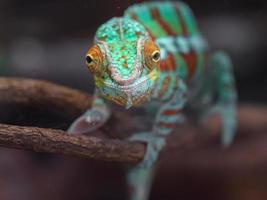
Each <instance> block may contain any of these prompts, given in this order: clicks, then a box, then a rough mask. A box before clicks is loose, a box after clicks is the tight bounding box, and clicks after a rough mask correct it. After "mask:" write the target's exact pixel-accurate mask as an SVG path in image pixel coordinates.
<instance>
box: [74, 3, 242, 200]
mask: <svg viewBox="0 0 267 200" xmlns="http://www.w3.org/2000/svg"><path fill="white" fill-rule="evenodd" d="M85 58H86V65H87V67H88V69H89V71H90V72H91V73H92V74H93V76H94V80H95V85H96V89H95V93H94V101H93V104H92V107H91V108H90V109H89V110H88V111H87V112H86V113H84V114H83V115H82V116H80V117H79V118H78V119H77V120H75V122H74V123H73V124H72V125H71V127H70V128H69V133H70V134H78V133H80V134H88V133H89V132H91V131H93V130H96V129H97V128H99V127H100V126H102V125H103V124H104V123H105V122H106V121H107V120H108V118H109V117H110V114H111V112H110V108H109V107H108V105H107V103H106V101H107V100H111V101H113V102H115V103H117V104H119V105H122V106H125V107H126V108H130V107H132V106H137V105H140V104H142V103H143V102H145V101H155V102H157V103H158V105H159V107H158V110H157V114H156V116H155V120H154V124H153V127H152V128H151V129H150V130H148V131H144V132H142V133H136V134H134V136H133V137H132V138H130V140H138V141H143V142H146V143H147V151H146V155H145V157H144V159H143V161H142V162H140V163H139V164H138V165H137V166H135V167H132V168H130V169H129V170H128V173H127V182H128V185H129V188H130V189H129V191H131V193H130V194H129V196H130V197H129V198H128V199H131V200H147V199H148V198H149V191H150V187H151V183H152V179H153V174H154V173H153V169H154V167H153V166H154V164H155V162H156V160H157V158H158V155H159V153H160V151H161V149H162V148H163V147H164V145H165V139H166V137H167V136H168V135H169V134H170V133H171V132H172V130H173V129H174V126H175V124H177V123H179V122H180V123H181V120H179V119H180V117H181V114H182V112H183V107H184V106H185V105H186V104H187V106H190V105H194V106H195V105H197V104H199V103H200V102H203V100H204V99H207V96H208V99H216V102H211V104H210V105H209V106H210V108H209V109H208V110H207V109H203V110H197V112H199V115H198V116H203V117H207V116H209V115H210V114H213V113H215V112H217V113H218V114H220V115H221V119H222V137H221V141H222V145H223V146H228V145H230V144H231V142H232V140H233V138H234V135H235V130H236V99H237V95H236V90H235V81H234V77H233V73H232V65H231V61H230V59H229V57H228V56H227V54H225V53H223V52H220V51H216V52H212V51H211V50H210V49H209V47H208V44H207V42H206V40H205V39H204V37H203V36H202V34H201V33H200V31H199V29H198V26H197V23H196V21H195V18H194V16H193V14H192V12H191V10H190V9H189V7H188V6H187V5H186V4H184V3H183V2H181V1H175V2H168V1H162V2H147V3H141V4H137V5H133V6H131V7H130V8H128V9H127V10H126V11H125V14H124V16H123V17H119V18H112V19H110V20H109V21H107V22H106V23H104V24H102V25H101V26H100V27H99V28H98V30H97V32H96V35H95V41H94V45H93V46H92V47H90V48H89V50H88V52H87V53H86V56H85ZM214 97H217V98H214ZM189 99H190V101H188V100H189ZM150 105H151V106H150ZM152 106H153V105H152V104H150V103H148V104H146V107H145V109H150V110H151V108H153V109H154V107H152ZM192 107H193V106H192Z"/></svg>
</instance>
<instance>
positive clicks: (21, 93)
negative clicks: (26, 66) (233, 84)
mask: <svg viewBox="0 0 267 200" xmlns="http://www.w3.org/2000/svg"><path fill="white" fill-rule="evenodd" d="M90 102H91V98H90V97H89V96H87V95H86V94H83V93H81V92H79V91H77V90H73V89H69V88H66V87H62V86H58V85H55V84H51V83H48V82H44V81H36V80H27V79H12V78H0V103H15V104H25V105H32V104H35V105H37V106H38V105H39V106H47V107H53V108H55V109H63V110H64V111H65V112H66V111H67V112H68V113H69V114H72V115H77V114H79V113H81V112H83V111H84V110H86V109H87V108H88V107H89V105H90ZM115 114H116V111H115ZM266 116H267V108H266V107H249V106H242V107H240V108H239V115H238V119H239V133H238V137H237V140H236V142H235V143H237V145H234V146H237V148H235V147H234V154H230V155H228V156H224V157H223V158H222V156H221V157H220V160H217V162H214V160H212V161H211V162H208V160H209V158H210V159H216V158H217V157H218V156H217V155H219V154H223V155H227V154H224V152H223V153H222V151H218V149H217V151H216V149H215V150H214V149H211V150H210V149H208V150H206V147H207V146H210V145H213V146H214V144H215V143H217V144H216V147H220V146H219V142H218V141H219V140H218V135H219V132H218V130H219V129H218V127H217V128H214V127H213V126H214V125H215V124H218V123H216V120H215V121H214V120H213V121H212V122H211V121H210V123H208V125H207V126H206V127H205V128H200V127H197V126H192V125H185V126H184V127H177V128H176V130H175V131H174V133H173V134H171V136H170V137H169V139H168V145H167V148H166V149H165V150H164V151H163V153H162V155H163V156H161V158H162V159H161V160H164V159H165V161H166V159H167V158H169V157H170V156H175V158H177V159H171V158H169V159H168V160H174V161H175V160H176V161H177V162H178V161H179V162H178V163H179V164H181V162H180V161H181V160H183V162H182V163H186V162H187V163H191V164H192V163H193V164H194V165H195V164H198V165H203V166H214V165H216V166H217V167H218V166H226V165H227V164H228V165H227V166H233V163H235V164H236V165H238V163H242V164H244V165H251V164H253V163H259V162H264V161H266V162H267V155H266V151H265V148H262V147H264V146H267V145H265V143H266V142H265V141H263V140H262V139H261V138H260V137H256V135H257V134H259V133H262V132H263V131H264V130H266V128H267V117H266ZM121 119H122V120H123V119H124V121H123V122H120V123H119V126H122V125H123V124H126V125H125V126H126V127H128V126H129V124H128V123H129V118H127V117H126V116H125V117H121ZM127 120H128V121H127ZM116 124H117V125H118V122H117V123H116V121H115V122H114V123H112V125H113V126H116ZM120 124H121V125H120ZM104 128H105V127H104ZM112 130H113V129H112ZM121 131H122V132H124V130H121ZM127 131H129V130H127ZM98 133H99V134H103V131H102V132H101V131H99V132H98ZM179 133H183V134H179ZM114 135H116V134H114ZM251 135H253V137H251ZM243 138H253V140H249V142H248V141H247V140H246V139H243ZM256 138H257V139H256ZM212 141H215V143H214V142H212ZM264 142H265V143H264ZM247 144H250V145H249V146H250V149H249V151H247V150H244V149H245V148H244V147H247V146H248V145H247ZM257 144H260V145H257ZM0 145H1V146H3V147H8V148H17V149H25V150H32V151H36V152H48V153H57V154H63V155H71V156H76V157H84V158H93V159H98V160H105V161H117V162H123V163H132V164H134V163H137V162H139V161H140V160H142V158H143V156H144V153H145V148H146V146H145V144H143V143H141V142H140V143H139V142H135V143H131V142H127V141H122V140H113V139H101V138H97V137H91V136H90V137H89V136H71V135H68V134H66V133H65V132H64V131H61V130H53V129H44V128H36V127H21V126H13V125H4V124H2V125H1V124H0ZM219 149H221V148H219ZM200 150H201V151H200ZM166 152H167V153H166ZM185 152H187V155H189V154H188V152H191V155H192V156H186V157H184V153H185ZM192 152H193V154H192ZM228 152H229V151H228ZM248 152H256V153H257V155H256V156H253V155H251V156H248ZM218 153H219V154H218ZM166 155H167V156H166ZM194 155H195V156H194ZM196 155H197V156H196ZM207 158H208V159H207ZM190 159H191V160H190ZM165 161H164V162H165ZM166 162H167V161H166ZM172 166H175V165H172Z"/></svg>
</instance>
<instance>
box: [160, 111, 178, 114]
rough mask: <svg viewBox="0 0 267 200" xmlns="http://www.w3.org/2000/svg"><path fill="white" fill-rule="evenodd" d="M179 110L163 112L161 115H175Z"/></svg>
mask: <svg viewBox="0 0 267 200" xmlns="http://www.w3.org/2000/svg"><path fill="white" fill-rule="evenodd" d="M177 112H179V110H165V111H164V112H163V113H162V114H163V115H176V114H177Z"/></svg>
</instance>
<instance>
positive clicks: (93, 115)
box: [67, 109, 105, 134]
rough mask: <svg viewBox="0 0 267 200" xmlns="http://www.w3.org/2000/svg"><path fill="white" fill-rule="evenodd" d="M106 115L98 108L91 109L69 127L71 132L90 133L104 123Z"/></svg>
mask: <svg viewBox="0 0 267 200" xmlns="http://www.w3.org/2000/svg"><path fill="white" fill-rule="evenodd" d="M104 122H105V120H104V116H103V114H102V112H100V111H98V110H97V109H91V110H89V111H87V112H86V113H84V114H83V115H82V116H80V117H79V118H78V119H76V120H75V121H74V122H73V124H72V125H71V126H70V128H69V129H68V131H67V132H68V133H70V134H86V133H90V132H92V131H94V130H96V129H98V128H99V127H100V126H102V125H103V124H104Z"/></svg>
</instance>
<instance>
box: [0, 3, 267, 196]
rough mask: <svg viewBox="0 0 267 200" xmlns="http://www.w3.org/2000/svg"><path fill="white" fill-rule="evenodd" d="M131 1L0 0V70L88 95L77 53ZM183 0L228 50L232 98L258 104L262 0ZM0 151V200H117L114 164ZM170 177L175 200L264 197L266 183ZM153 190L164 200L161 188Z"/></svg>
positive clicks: (265, 90) (186, 173) (264, 30)
mask: <svg viewBox="0 0 267 200" xmlns="http://www.w3.org/2000/svg"><path fill="white" fill-rule="evenodd" d="M137 2H142V1H141V0H138V1H133V0H75V1H74V0H72V1H71V0H39V1H35V0H28V1H23V0H0V75H1V76H10V77H30V78H36V79H45V80H49V81H53V82H56V83H60V84H64V85H67V86H70V87H74V88H77V89H81V90H84V91H86V92H89V93H92V91H93V87H94V86H93V81H92V77H91V75H90V73H89V72H87V69H86V67H85V63H84V55H85V53H86V51H87V49H88V47H89V46H90V44H91V43H92V38H93V36H94V33H95V31H96V29H97V27H98V26H99V25H100V24H102V23H103V22H105V21H106V20H108V19H109V18H111V17H113V16H121V15H122V14H123V11H124V10H125V9H126V8H127V7H128V6H129V5H131V4H134V3H137ZM185 2H186V3H188V4H189V5H190V7H191V8H192V10H193V12H194V14H195V15H196V17H197V19H198V22H199V26H200V29H201V30H202V32H203V34H204V35H205V36H206V38H207V39H208V41H209V43H210V45H211V47H212V48H214V49H222V50H225V51H227V52H228V53H229V54H230V56H231V58H232V60H233V63H234V70H235V75H236V79H237V87H238V92H239V100H240V102H241V103H245V102H246V103H255V104H266V100H267V55H266V52H267V1H265V0H242V1H241V0H220V1H214V0H202V1H193V0H185ZM1 115H2V114H1ZM39 116H40V115H39ZM34 117H36V116H35V115H34ZM50 121H51V119H50ZM65 125H66V124H65ZM53 126H54V127H57V125H56V124H55V123H54V124H53ZM58 127H61V126H58ZM0 150H1V151H0V199H1V200H6V199H7V200H17V199H20V200H24V199H25V200H31V199H38V200H43V199H65V200H67V199H79V200H80V199H82V200H83V199H87V200H88V199H99V200H104V199H125V198H124V195H125V194H124V193H125V190H126V189H125V188H124V186H123V176H122V170H121V166H119V165H117V164H108V165H107V164H105V163H101V162H95V161H85V160H79V159H72V158H62V157H59V156H51V155H44V154H34V153H29V152H22V151H16V150H6V149H0ZM233 174H234V173H233ZM206 175H208V176H209V178H207V177H206ZM212 175H213V176H212ZM177 176H179V177H181V178H183V180H186V181H185V182H183V183H184V184H182V183H177V187H179V188H180V189H179V194H177V195H178V196H179V198H180V199H195V198H196V197H197V198H198V199H205V200H209V199H217V200H219V199H222V200H226V199H240V200H244V199H253V200H254V199H267V192H266V191H265V189H266V188H267V184H266V182H265V183H264V182H262V180H258V179H257V177H258V175H255V174H250V173H249V174H247V173H245V175H244V174H243V172H242V173H241V174H239V175H238V177H237V178H232V179H231V178H230V179H229V178H228V179H226V178H225V177H224V175H222V174H216V173H215V172H212V171H201V172H200V171H197V170H192V169H191V170H190V169H183V171H180V172H177ZM251 177H252V178H251ZM243 178H244V179H243ZM205 179H207V180H206V181H205ZM166 180H167V181H168V179H166ZM200 180H201V181H200ZM251 180H252V182H253V181H254V182H255V184H256V185H255V184H251ZM202 181H204V182H205V183H206V186H204V185H205V184H203V183H202ZM254 182H253V183H254ZM264 188H265V189H264ZM157 189H158V190H160V188H159V187H158V188H157ZM209 189H211V190H213V191H212V192H211V191H210V190H209ZM255 190H256V191H260V192H258V193H257V192H255ZM165 191H166V192H168V190H167V189H166V190H165ZM173 191H176V190H175V189H174V190H173ZM244 191H246V192H244ZM176 192H177V191H176ZM168 194H169V193H168ZM255 194H258V196H256V197H255ZM159 195H161V196H160V197H161V198H159V199H167V198H164V197H165V194H164V192H163V193H160V194H159ZM177 195H176V196H177ZM265 195H266V196H265ZM153 199H156V196H155V195H154V197H153ZM173 199H178V197H177V198H176V197H175V198H173Z"/></svg>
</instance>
